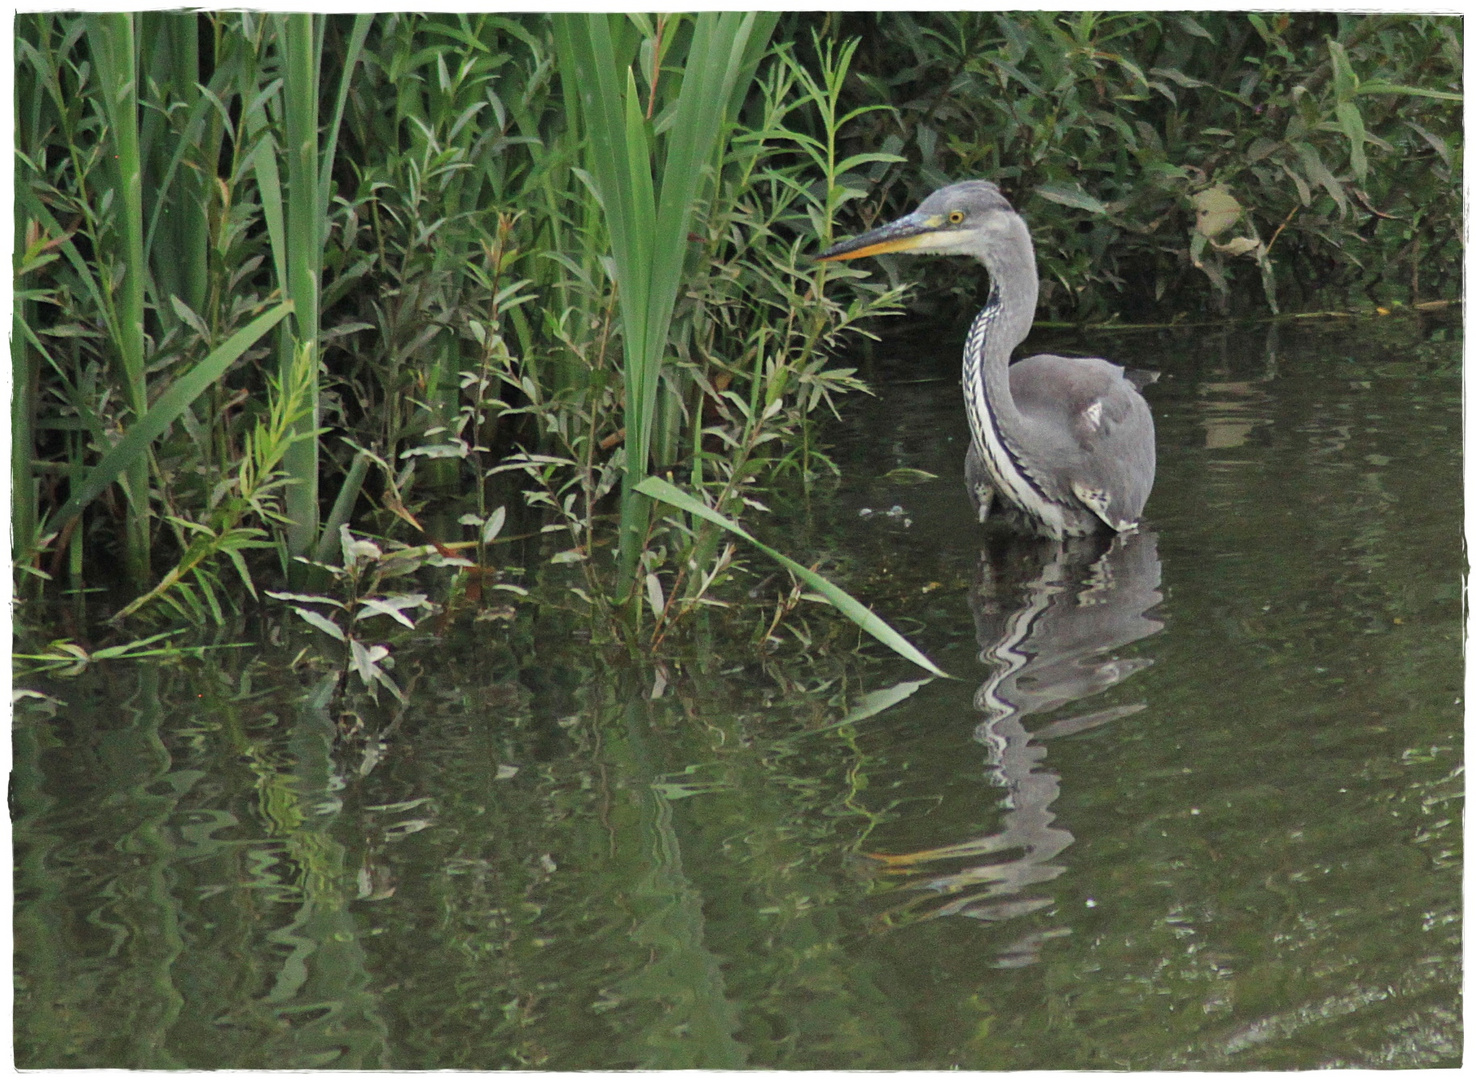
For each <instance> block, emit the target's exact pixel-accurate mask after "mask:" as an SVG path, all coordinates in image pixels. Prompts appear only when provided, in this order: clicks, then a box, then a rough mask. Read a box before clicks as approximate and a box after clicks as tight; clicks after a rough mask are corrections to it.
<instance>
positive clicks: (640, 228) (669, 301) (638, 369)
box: [554, 12, 774, 595]
mask: <svg viewBox="0 0 1476 1080" xmlns="http://www.w3.org/2000/svg"><path fill="white" fill-rule="evenodd" d="M612 20H613V21H612ZM773 25H774V21H773V19H772V18H769V17H766V16H760V15H758V14H756V13H753V12H750V13H747V14H742V13H738V12H723V13H717V12H703V13H701V14H699V15H698V16H696V18H695V19H694V20H693V25H692V33H691V40H690V43H689V45H688V49H687V57H686V63H685V65H684V68H683V74H682V75H681V77H680V84H679V89H678V90H677V92H676V95H675V102H674V105H673V106H672V113H671V123H670V125H669V126H667V127H666V128H665V130H664V132H663V133H662V134H661V135H659V136H658V135H656V134H655V133H654V131H653V128H652V125H651V124H650V122H649V121H647V120H646V115H647V114H648V113H654V112H655V109H654V107H650V108H646V109H643V108H642V106H641V102H640V95H639V91H638V88H637V86H636V79H635V72H634V70H633V68H632V67H631V66H630V61H631V59H633V52H632V50H631V49H630V48H629V46H628V43H629V40H630V38H629V26H628V25H627V21H626V18H625V17H624V16H609V15H603V14H597V15H563V16H557V17H556V18H555V20H554V26H555V36H556V40H557V42H558V47H559V53H560V59H561V64H562V69H563V72H564V77H565V78H566V79H568V78H572V79H574V80H575V90H576V96H577V99H578V101H579V111H580V113H581V116H582V119H583V122H584V127H585V130H586V131H587V132H588V143H587V145H586V147H585V160H586V162H587V163H588V165H589V171H590V174H591V175H592V176H593V177H594V180H595V184H596V187H597V189H598V191H599V194H600V199H601V202H602V204H603V207H604V211H605V220H606V222H607V223H608V227H609V232H610V246H611V248H612V249H613V255H614V259H615V274H616V279H617V281H618V283H619V289H620V313H621V324H622V327H623V330H624V339H625V366H624V382H625V448H626V449H625V452H626V463H625V474H624V476H623V477H622V481H621V489H620V495H621V503H620V536H619V558H620V579H619V588H620V592H621V594H622V595H625V594H626V593H628V592H629V591H630V589H631V586H632V584H633V582H634V580H635V566H636V561H637V559H638V557H639V554H640V550H641V547H642V544H643V541H644V537H645V531H646V525H647V522H648V518H649V504H648V503H647V502H646V499H645V496H644V495H642V494H641V492H640V491H639V490H638V488H639V486H640V483H641V481H642V480H644V479H645V477H646V475H647V471H648V469H649V464H650V453H651V434H652V429H653V426H654V421H655V414H656V401H657V389H658V387H659V385H660V379H661V367H662V361H663V357H664V355H665V351H666V345H667V335H668V332H669V330H670V327H671V317H672V311H673V309H674V308H675V306H676V299H677V293H678V290H679V289H680V287H681V281H682V269H683V264H684V262H685V260H686V256H687V249H688V243H687V233H688V230H689V228H690V226H691V222H692V213H693V203H694V201H695V200H696V197H697V193H698V190H699V186H700V184H701V182H702V179H703V173H704V170H706V169H708V168H710V167H711V166H712V164H713V157H714V151H715V149H716V148H717V139H718V134H719V132H720V131H721V130H722V128H723V123H722V121H723V114H724V111H725V110H726V109H727V108H728V107H729V104H730V102H731V101H732V100H733V97H734V93H735V90H738V91H739V92H741V91H742V90H743V89H746V86H745V87H739V86H738V82H739V77H740V74H742V75H743V76H745V77H746V78H748V79H751V78H752V74H753V65H752V63H750V60H751V59H752V57H753V49H754V47H755V46H757V48H758V49H759V50H760V51H761V50H762V48H763V45H764V43H765V42H766V41H767V38H768V35H769V33H770V32H771V31H772V29H773ZM617 35H621V36H622V38H623V41H624V42H625V43H626V48H624V49H623V50H620V51H619V53H620V54H619V55H617V48H616V36H617ZM675 81H676V78H675V77H669V78H668V79H667V84H668V85H669V84H670V83H672V82H675ZM652 92H653V93H654V92H655V91H654V89H653V91H652ZM648 104H649V105H650V106H654V105H655V103H654V102H652V103H648Z"/></svg>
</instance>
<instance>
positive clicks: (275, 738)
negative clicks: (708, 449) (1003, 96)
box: [11, 321, 1465, 1070]
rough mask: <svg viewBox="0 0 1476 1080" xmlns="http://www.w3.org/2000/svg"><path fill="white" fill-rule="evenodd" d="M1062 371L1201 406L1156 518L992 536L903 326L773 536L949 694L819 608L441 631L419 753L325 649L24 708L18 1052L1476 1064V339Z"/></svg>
mask: <svg viewBox="0 0 1476 1080" xmlns="http://www.w3.org/2000/svg"><path fill="white" fill-rule="evenodd" d="M1031 344H1032V345H1033V346H1035V347H1037V348H1039V347H1051V348H1054V349H1056V350H1058V351H1073V350H1075V351H1092V352H1098V351H1099V352H1101V353H1103V354H1105V355H1107V356H1109V357H1110V358H1112V359H1115V360H1118V361H1120V362H1124V363H1127V364H1129V365H1130V366H1136V367H1143V368H1151V369H1153V370H1156V371H1158V372H1160V373H1161V378H1160V379H1159V381H1158V382H1157V383H1156V384H1154V385H1153V386H1150V387H1148V389H1147V391H1146V393H1147V396H1148V398H1149V400H1150V401H1151V403H1152V405H1153V409H1154V413H1155V416H1156V419H1157V424H1158V447H1159V473H1158V483H1157V487H1156V489H1155V491H1154V494H1153V497H1152V499H1151V500H1150V502H1149V504H1148V512H1147V516H1146V520H1145V527H1144V528H1143V529H1142V530H1141V531H1140V532H1139V533H1137V534H1136V535H1132V536H1127V537H1123V538H1119V539H1117V540H1116V541H1115V542H1112V543H1105V542H1104V543H1078V544H1074V545H1072V546H1069V547H1066V548H1056V547H1053V546H1051V545H1049V544H1045V543H1041V542H1027V541H1009V540H1005V539H1001V538H997V537H996V538H993V539H986V537H985V534H984V533H983V532H982V531H981V530H980V528H979V526H978V525H977V524H976V523H974V522H972V521H971V520H970V514H969V508H968V503H967V500H966V498H965V496H964V493H963V489H962V479H961V478H962V458H963V448H964V446H965V440H966V438H967V434H966V428H965V422H964V417H963V407H962V403H961V401H960V398H959V392H958V387H957V378H958V374H957V372H958V359H957V357H958V343H957V342H956V341H948V342H942V343H940V342H937V341H925V340H922V339H912V338H896V339H892V340H890V341H889V342H888V343H886V344H884V345H881V346H878V347H877V348H876V350H875V359H873V360H870V361H867V362H866V364H864V365H863V372H862V373H863V375H865V376H866V377H867V378H868V379H869V380H870V381H871V383H872V384H873V386H874V387H875V388H876V390H877V394H878V396H877V398H876V399H874V400H859V399H858V400H853V401H851V402H849V403H848V404H847V406H846V422H845V423H844V424H843V425H837V426H836V427H835V428H834V429H832V430H831V431H829V432H828V434H827V441H828V443H829V445H830V447H831V451H832V454H833V456H834V457H835V459H836V461H837V462H838V463H839V465H840V466H841V468H842V470H843V472H844V475H845V479H844V481H843V483H842V484H841V485H840V486H839V488H838V489H827V490H824V491H817V492H815V493H814V494H813V496H812V497H811V499H810V502H809V508H808V512H807V513H804V514H799V513H798V512H795V507H797V506H800V505H802V503H801V502H800V501H799V500H798V499H795V500H792V505H791V507H790V510H789V512H791V513H793V516H792V518H791V519H790V520H791V522H792V524H791V525H790V526H789V527H788V528H787V529H786V530H784V531H783V532H782V533H780V532H778V531H777V530H776V531H775V532H774V533H773V534H772V536H773V538H774V539H775V540H776V542H778V543H779V546H781V547H783V548H784V549H785V550H788V551H790V552H793V553H795V554H796V555H797V556H799V557H801V558H804V557H807V556H808V557H809V558H810V559H811V560H812V561H813V560H814V559H818V558H820V557H821V556H825V557H826V558H827V560H828V561H827V566H828V567H829V568H830V571H831V572H832V573H834V574H835V576H836V577H837V578H838V579H839V580H840V581H841V582H842V583H843V584H845V585H846V586H847V587H848V588H850V589H851V590H852V591H853V592H855V593H856V594H858V595H859V596H861V597H862V598H864V599H865V600H867V601H868V602H869V603H872V604H874V605H875V606H876V607H877V609H878V610H879V611H880V612H881V613H883V614H884V615H885V616H886V617H888V618H889V619H891V620H893V622H894V624H895V625H898V626H899V627H900V628H902V629H904V630H905V631H906V632H907V633H908V634H909V635H910V636H911V637H912V639H913V640H914V641H915V642H917V643H918V644H919V645H920V646H921V647H922V648H923V649H924V650H925V651H926V652H927V653H928V654H929V656H931V657H932V658H933V659H934V660H935V661H936V662H937V663H939V664H940V665H941V666H942V667H943V668H945V669H947V670H948V671H949V672H950V673H951V674H953V675H955V676H957V677H958V678H957V679H955V680H942V679H939V680H934V681H931V682H925V681H922V680H921V678H920V673H919V672H918V671H917V670H916V669H914V668H910V667H909V666H908V665H906V664H905V663H903V662H901V661H898V660H895V659H893V658H890V657H889V656H887V655H885V654H884V653H883V652H882V651H881V650H880V649H879V648H878V647H876V646H874V645H866V646H864V647H863V648H862V649H861V650H860V651H859V652H858V651H856V650H855V645H856V639H855V635H854V633H850V634H844V633H843V632H842V630H843V628H839V629H838V628H835V627H834V620H833V619H828V618H827V617H826V616H825V613H823V612H819V614H818V617H815V618H812V619H811V620H810V621H809V625H810V627H811V628H812V632H813V633H815V634H816V635H817V638H816V641H815V642H814V644H813V648H807V647H805V646H803V645H801V644H800V642H799V640H798V639H797V637H796V633H799V634H803V633H806V632H811V631H806V629H805V627H806V623H805V622H804V621H802V620H801V619H800V618H799V613H797V614H796V615H795V616H793V617H791V619H790V620H787V621H786V622H785V623H784V624H781V626H780V629H779V631H778V637H779V638H780V639H781V643H780V644H779V645H778V647H776V648H775V649H774V650H773V652H772V653H770V654H769V655H768V656H767V657H764V658H762V659H758V657H759V656H760V654H758V653H756V652H755V651H754V650H753V648H752V646H751V645H750V644H749V643H748V642H746V641H744V642H737V643H728V644H724V642H723V639H722V638H721V636H710V637H709V638H708V639H706V644H705V645H700V646H698V645H690V646H678V647H676V649H675V652H674V654H673V655H672V656H671V657H668V659H667V660H666V661H664V664H663V665H656V664H650V663H647V664H644V665H635V664H630V663H628V662H627V663H625V664H623V665H622V664H616V663H607V662H605V661H603V660H602V659H601V657H600V656H599V655H596V651H595V650H594V649H592V648H591V647H590V646H589V645H588V644H587V639H582V638H581V636H580V632H579V630H580V626H579V623H578V622H577V620H573V619H572V618H570V617H560V616H558V615H555V614H549V615H547V616H541V617H539V618H536V619H535V618H533V617H531V615H527V616H524V617H520V618H518V619H517V620H515V621H513V622H511V623H508V622H505V621H504V622H498V621H491V622H479V623H476V624H473V625H469V626H465V627H462V628H459V629H457V630H455V631H453V632H450V633H448V634H446V635H444V638H443V639H437V638H436V637H434V636H433V634H432V632H431V623H430V621H427V622H426V623H425V624H423V625H424V628H425V630H426V633H425V634H424V635H422V639H423V640H422V641H421V643H420V645H419V646H418V651H416V650H417V646H415V645H414V644H413V643H412V644H410V645H406V646H403V647H402V648H401V650H400V655H401V656H402V658H403V662H402V666H401V667H400V668H399V669H397V671H398V673H399V675H400V677H401V680H402V683H403V684H405V685H410V686H413V689H412V690H411V693H410V706H409V708H408V709H405V710H404V711H403V712H402V713H401V714H400V715H399V716H398V719H396V720H395V721H394V729H393V730H392V731H390V732H388V733H387V735H386V737H385V738H383V739H382V740H380V739H367V740H366V739H365V738H364V737H363V735H362V733H361V734H357V735H354V734H350V736H349V737H346V738H344V737H341V738H339V739H337V741H335V728H336V727H341V726H343V725H344V724H345V723H349V722H350V721H346V720H345V718H339V717H331V716H330V715H329V714H328V713H327V712H326V711H325V710H323V709H322V708H320V707H315V706H314V705H313V704H312V701H311V699H310V698H309V699H305V697H304V688H305V687H308V688H310V687H311V684H312V681H313V680H312V677H311V676H310V675H307V674H304V673H303V672H302V671H295V672H293V671H289V663H290V662H291V660H292V658H293V655H294V654H295V653H296V651H297V648H298V647H300V644H301V643H300V642H299V643H297V644H294V645H290V646H289V645H286V644H283V645H279V646H276V645H263V646H262V648H261V649H259V650H239V649H237V650H221V651H217V652H211V653H209V654H207V659H205V660H203V661H184V662H174V663H170V664H163V665H156V666H151V665H148V664H144V663H135V664H121V663H114V664H111V665H108V664H103V665H99V667H98V668H97V669H94V670H92V671H89V672H87V673H85V674H84V675H82V676H80V677H78V678H73V679H56V678H52V679H40V678H26V679H20V680H18V682H19V685H22V686H25V687H28V688H31V689H36V690H41V691H45V692H46V693H49V694H51V695H53V696H54V697H55V699H57V700H56V701H53V702H47V701H39V700H37V699H26V700H24V701H22V702H21V704H20V705H19V706H18V707H17V713H16V718H15V728H14V750H15V756H14V774H13V776H12V780H11V807H12V814H13V821H14V841H15V858H16V870H15V952H16V968H17V970H16V992H15V1050H16V1063H17V1064H18V1065H19V1066H21V1067H22V1068H42V1067H97V1066H112V1067H132V1068H141V1067H147V1068H211V1067H235V1068H260V1067H272V1068H295V1069H302V1068H314V1067H334V1068H397V1069H446V1068H459V1069H490V1068H504V1067H513V1068H517V1067H523V1068H539V1069H548V1070H559V1069H588V1068H612V1069H614V1068H619V1069H628V1068H638V1067H643V1068H691V1067H707V1068H717V1067H728V1068H732V1067H767V1068H785V1069H797V1068H806V1069H813V1068H833V1069H863V1068H864V1069H895V1068H911V1069H942V1068H948V1067H962V1068H967V1069H1027V1068H1028V1069H1048V1068H1067V1069H1128V1068H1132V1069H1185V1068H1187V1069H1293V1068H1312V1067H1327V1066H1332V1067H1343V1066H1360V1067H1373V1068H1378V1067H1402V1068H1417V1067H1428V1066H1440V1065H1445V1066H1454V1065H1456V1064H1458V1063H1459V1060H1460V1053H1461V1047H1462V1030H1461V1012H1460V979H1461V945H1460V941H1461V937H1460V934H1461V929H1460V914H1461V907H1460V898H1461V893H1460V889H1461V866H1460V853H1461V845H1462V838H1461V810H1462V803H1461V797H1462V793H1463V779H1462V760H1463V746H1462V726H1461V725H1462V713H1463V708H1462V700H1461V694H1462V679H1463V667H1462V596H1461V586H1462V577H1463V573H1464V570H1465V567H1464V561H1463V552H1462V542H1461V524H1462V487H1461V411H1460V409H1461V382H1460V363H1461V344H1460V330H1459V328H1458V327H1456V326H1454V325H1452V324H1449V323H1445V324H1441V323H1430V324H1425V325H1419V324H1416V323H1414V322H1392V321H1391V322H1390V324H1389V325H1383V324H1374V323H1358V324H1352V325H1350V324H1348V323H1341V324H1326V323H1317V324H1310V323H1309V324H1302V325H1295V324H1283V325H1282V326H1280V327H1279V328H1268V327H1265V326H1257V327H1234V328H1229V329H1210V330H1197V331H1193V332H1184V333H1177V334H1167V333H1165V334H1152V335H1147V334H1138V335H1129V334H1120V335H1098V336H1097V337H1096V338H1095V339H1093V340H1091V341H1078V340H1076V339H1074V338H1071V337H1065V338H1056V339H1047V338H1045V337H1044V335H1042V334H1040V333H1037V335H1036V337H1035V339H1034V340H1033V341H1032V343H1031ZM913 470H922V471H923V472H926V473H933V474H936V475H937V479H933V480H928V479H927V478H926V477H925V476H923V475H921V474H920V473H918V472H916V471H913ZM918 481H922V482H918ZM751 565H753V566H754V568H755V569H756V570H759V571H760V573H764V572H767V567H764V566H762V565H761V564H760V563H759V562H758V561H757V559H755V561H754V562H753V563H752V564H751ZM754 580H755V585H754V588H755V593H756V594H760V593H761V594H762V595H763V596H764V597H769V596H771V594H772V593H773V590H774V589H775V588H778V587H780V586H781V585H782V584H783V583H782V582H777V583H776V582H772V581H771V582H769V583H768V584H767V585H765V584H764V583H763V582H760V581H758V579H757V578H755V579H754ZM763 590H768V591H767V592H764V591H763ZM766 602H767V601H766ZM805 606H806V605H802V608H804V607H805ZM754 622H756V618H750V619H749V621H748V623H745V624H744V625H750V626H751V625H752V624H753V623H754ZM715 625H716V624H715ZM723 625H728V624H723ZM734 625H736V624H734ZM827 628H830V629H827ZM689 636H690V637H691V638H692V640H693V641H696V640H698V639H699V638H700V637H701V635H689ZM821 639H823V640H821ZM304 640H306V639H304ZM683 649H685V651H683ZM394 716H395V713H394V711H393V710H391V709H389V708H387V707H386V708H384V709H383V710H382V711H381V712H375V713H373V714H372V715H371V714H370V713H368V712H365V714H364V717H363V719H364V723H365V729H366V730H367V731H371V732H373V731H378V730H380V728H382V727H383V726H384V725H385V724H386V723H387V721H388V720H389V719H390V718H391V717H394ZM842 721H847V722H845V723H842ZM350 726H351V723H350Z"/></svg>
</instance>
